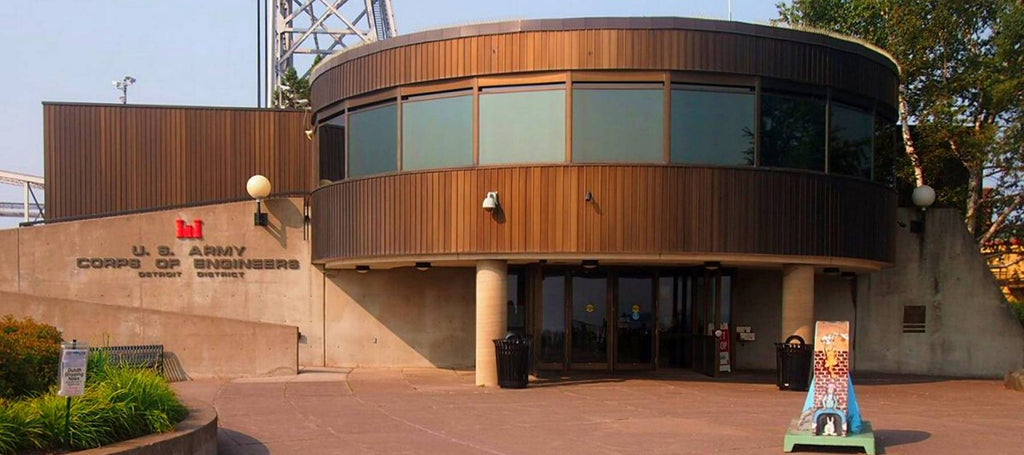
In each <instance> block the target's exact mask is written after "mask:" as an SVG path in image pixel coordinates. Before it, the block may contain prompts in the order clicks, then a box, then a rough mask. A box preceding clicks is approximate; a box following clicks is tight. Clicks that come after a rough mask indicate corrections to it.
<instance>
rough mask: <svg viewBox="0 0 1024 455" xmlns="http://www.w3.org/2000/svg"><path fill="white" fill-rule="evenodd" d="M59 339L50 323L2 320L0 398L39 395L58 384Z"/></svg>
mask: <svg viewBox="0 0 1024 455" xmlns="http://www.w3.org/2000/svg"><path fill="white" fill-rule="evenodd" d="M60 342H61V335H60V331H58V330H57V329H56V328H55V327H53V326H51V325H46V324H40V323H37V322H35V321H33V320H32V319H23V320H18V319H14V317H12V316H4V317H3V318H2V319H0V398H7V399H11V398H16V397H21V396H28V395H34V394H39V393H43V392H45V391H46V390H47V389H48V388H50V387H51V386H52V385H54V384H56V383H57V365H58V364H59V363H60Z"/></svg>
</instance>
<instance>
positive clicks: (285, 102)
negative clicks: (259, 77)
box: [272, 68, 310, 109]
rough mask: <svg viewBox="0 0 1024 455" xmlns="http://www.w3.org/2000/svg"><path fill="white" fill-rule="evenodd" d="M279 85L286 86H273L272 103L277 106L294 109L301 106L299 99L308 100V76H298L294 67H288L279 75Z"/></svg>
mask: <svg viewBox="0 0 1024 455" xmlns="http://www.w3.org/2000/svg"><path fill="white" fill-rule="evenodd" d="M280 85H283V86H285V87H287V88H274V99H273V101H272V102H273V103H274V105H275V106H276V107H279V108H290V109H296V108H300V107H302V105H300V102H299V100H305V102H306V103H308V102H309V89H310V84H309V77H299V74H298V73H297V72H295V68H288V70H287V71H285V73H284V76H283V77H281V81H280Z"/></svg>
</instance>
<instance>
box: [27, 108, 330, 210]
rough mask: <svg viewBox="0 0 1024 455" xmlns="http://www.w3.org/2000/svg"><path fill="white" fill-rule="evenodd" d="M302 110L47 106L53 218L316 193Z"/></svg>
mask: <svg viewBox="0 0 1024 455" xmlns="http://www.w3.org/2000/svg"><path fill="white" fill-rule="evenodd" d="M305 121H308V114H304V113H303V112H301V111H271V110H256V109H227V108H225V109H210V108H187V107H146V106H123V105H81V104H45V105H44V106H43V122H44V137H45V144H44V153H45V160H46V169H45V177H46V210H47V213H46V215H47V219H49V220H60V219H61V218H68V217H81V216H96V215H102V214H116V213H119V212H127V211H137V210H146V209H154V208H159V207H165V206H174V205H183V204H201V203H204V202H213V201H224V200H237V199H245V198H248V197H249V196H248V194H247V193H246V191H245V182H246V181H247V180H248V178H249V177H250V176H252V175H253V174H263V175H266V176H267V177H268V178H269V179H270V181H271V183H272V185H273V191H274V193H275V194H284V193H294V192H308V191H309V190H311V189H312V188H314V187H315V183H316V180H315V179H316V170H315V169H314V167H313V166H314V156H313V150H312V144H313V143H312V142H310V141H309V140H308V139H306V136H305V134H304V133H303V131H304V130H305V129H306V128H308V126H307V125H306V123H305Z"/></svg>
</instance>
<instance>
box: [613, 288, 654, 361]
mask: <svg viewBox="0 0 1024 455" xmlns="http://www.w3.org/2000/svg"><path fill="white" fill-rule="evenodd" d="M616 285H617V288H616V291H615V307H616V315H617V316H616V330H615V344H616V350H615V368H617V369H630V368H651V367H652V366H653V362H654V295H655V289H654V276H653V274H651V273H621V274H619V277H618V280H617V282H616Z"/></svg>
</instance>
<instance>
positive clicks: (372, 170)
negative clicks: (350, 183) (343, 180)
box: [348, 103, 398, 177]
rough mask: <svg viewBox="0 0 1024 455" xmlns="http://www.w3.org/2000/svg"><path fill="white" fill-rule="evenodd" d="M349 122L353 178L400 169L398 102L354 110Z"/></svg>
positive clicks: (350, 164) (350, 166) (350, 160)
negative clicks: (396, 103)
mask: <svg viewBox="0 0 1024 455" xmlns="http://www.w3.org/2000/svg"><path fill="white" fill-rule="evenodd" d="M348 121H349V130H348V134H349V137H348V147H349V150H348V160H349V162H348V176H349V177H359V176H363V175H371V174H380V173H384V172H392V171H395V170H397V169H398V107H397V106H396V105H395V104H393V103H392V104H386V105H383V106H377V107H371V108H365V109H360V110H358V111H354V112H352V113H351V114H349V118H348Z"/></svg>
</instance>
